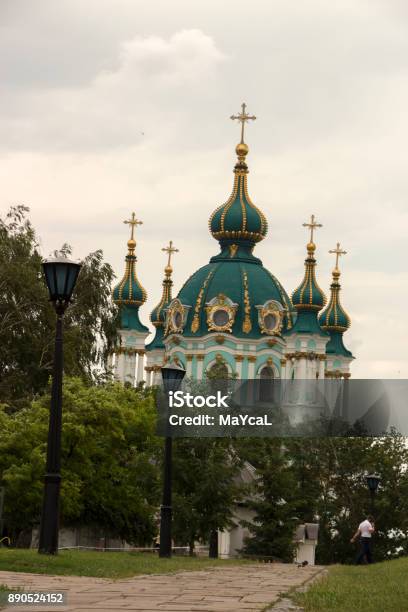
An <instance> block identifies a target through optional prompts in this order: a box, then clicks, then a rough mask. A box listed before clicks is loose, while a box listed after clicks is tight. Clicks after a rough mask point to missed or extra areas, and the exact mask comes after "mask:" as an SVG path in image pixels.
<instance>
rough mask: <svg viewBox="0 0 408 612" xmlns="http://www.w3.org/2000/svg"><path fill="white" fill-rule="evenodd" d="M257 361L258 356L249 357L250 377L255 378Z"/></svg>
mask: <svg viewBox="0 0 408 612" xmlns="http://www.w3.org/2000/svg"><path fill="white" fill-rule="evenodd" d="M255 361H256V357H253V356H250V357H248V379H254V378H255Z"/></svg>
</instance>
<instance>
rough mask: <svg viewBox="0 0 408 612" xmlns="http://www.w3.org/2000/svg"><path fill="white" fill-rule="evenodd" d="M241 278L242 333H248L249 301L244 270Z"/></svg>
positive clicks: (250, 325) (249, 326) (249, 319)
mask: <svg viewBox="0 0 408 612" xmlns="http://www.w3.org/2000/svg"><path fill="white" fill-rule="evenodd" d="M242 280H243V287H244V322H243V324H242V331H243V332H244V334H249V332H250V331H251V329H252V323H251V302H250V301H249V291H248V275H247V273H246V272H244V273H243V275H242Z"/></svg>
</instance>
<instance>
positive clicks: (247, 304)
mask: <svg viewBox="0 0 408 612" xmlns="http://www.w3.org/2000/svg"><path fill="white" fill-rule="evenodd" d="M226 251H227V252H226ZM220 294H221V295H225V296H226V297H227V298H228V299H229V300H231V302H233V303H234V304H237V310H236V315H235V321H234V324H233V326H232V329H231V332H232V335H233V336H236V337H242V338H259V337H260V333H261V332H260V328H259V323H258V310H257V308H256V306H260V305H263V304H265V302H267V301H268V300H275V301H276V302H278V303H279V304H281V306H282V308H284V309H285V310H287V311H288V312H289V315H288V316H285V317H284V326H283V331H285V330H287V329H288V328H289V327H290V326H291V324H292V322H291V303H290V298H289V296H288V295H287V293H286V291H285V290H284V288H283V287H282V285H281V284H280V283H279V281H278V280H277V279H276V278H275V277H274V276H273V274H271V273H270V272H269V271H268V270H266V269H265V268H264V267H263V266H262V263H261V262H260V260H259V259H257V258H256V257H253V256H252V255H251V253H250V251H249V250H247V251H245V249H243V254H242V256H241V257H237V256H235V257H234V258H231V257H229V256H228V247H225V248H224V251H223V252H222V253H221V254H220V255H219V256H216V257H213V258H212V259H211V261H210V263H209V264H207V265H206V266H203V267H202V268H200V269H199V270H197V272H195V273H194V274H193V275H192V276H191V277H190V278H189V279H188V280H187V282H186V283H185V284H184V286H183V287H182V289H181V291H180V292H179V294H178V299H179V300H180V302H181V303H182V304H183V305H184V306H191V308H190V310H189V312H188V317H187V321H186V324H185V326H184V331H183V335H184V336H193V337H198V336H203V335H206V334H208V333H209V331H208V325H207V313H206V310H205V306H206V304H208V302H210V301H211V300H212V299H213V298H217V296H219V295H220ZM246 308H248V313H246ZM246 314H248V315H249V320H250V327H251V329H250V330H249V331H244V329H248V328H247V327H246V326H244V321H245V320H246ZM194 318H196V319H197V322H198V326H195V327H197V329H196V331H193V330H192V323H193V320H194ZM195 327H193V329H195ZM214 333H217V332H214ZM266 337H267V336H266Z"/></svg>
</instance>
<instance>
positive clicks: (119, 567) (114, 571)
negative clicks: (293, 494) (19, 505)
mask: <svg viewBox="0 0 408 612" xmlns="http://www.w3.org/2000/svg"><path fill="white" fill-rule="evenodd" d="M243 563H249V561H246V560H244V559H233V560H222V559H209V558H208V557H178V556H175V557H172V558H171V559H159V557H158V555H157V554H152V553H137V552H95V551H77V550H63V551H60V553H59V554H58V555H57V556H55V557H54V556H52V555H39V554H38V552H37V551H36V550H27V549H21V548H1V549H0V571H1V570H4V571H9V572H30V573H35V574H55V575H61V576H98V577H99V578H128V577H130V576H136V575H137V574H164V573H169V572H178V571H180V570H201V569H206V568H208V567H215V566H219V567H222V566H224V567H225V566H227V565H231V564H243ZM252 563H253V562H252Z"/></svg>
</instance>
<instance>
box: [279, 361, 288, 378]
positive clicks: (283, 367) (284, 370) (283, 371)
mask: <svg viewBox="0 0 408 612" xmlns="http://www.w3.org/2000/svg"><path fill="white" fill-rule="evenodd" d="M280 362H281V374H280V377H281V379H282V380H285V379H286V378H287V377H288V376H287V369H288V365H289V364H288V362H287V360H286V359H281V360H280Z"/></svg>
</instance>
